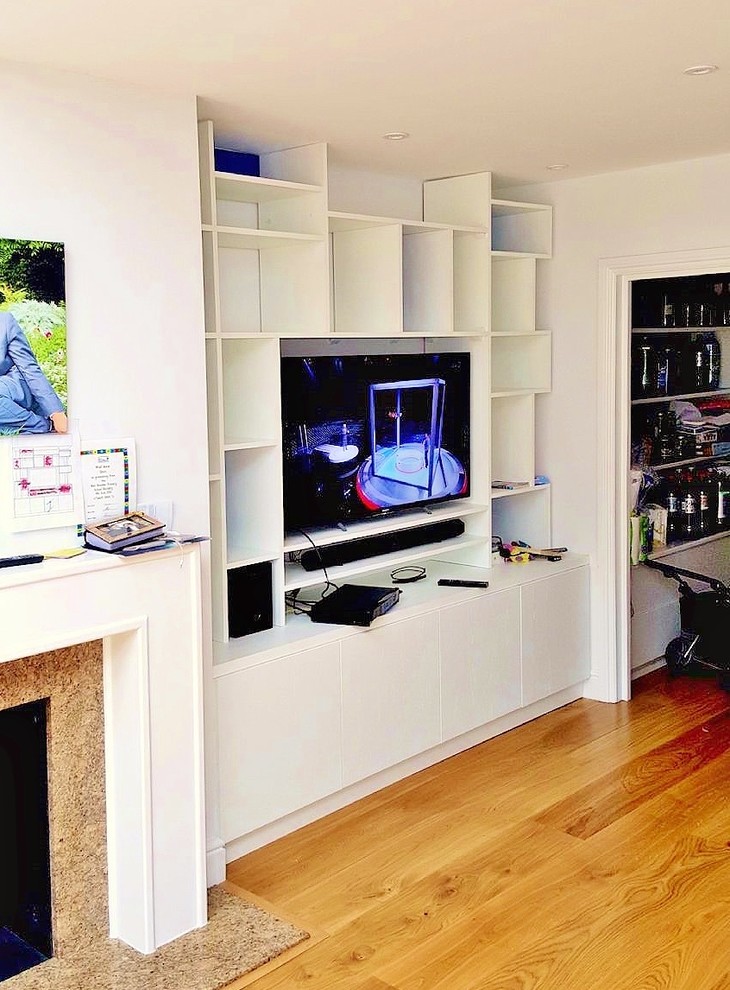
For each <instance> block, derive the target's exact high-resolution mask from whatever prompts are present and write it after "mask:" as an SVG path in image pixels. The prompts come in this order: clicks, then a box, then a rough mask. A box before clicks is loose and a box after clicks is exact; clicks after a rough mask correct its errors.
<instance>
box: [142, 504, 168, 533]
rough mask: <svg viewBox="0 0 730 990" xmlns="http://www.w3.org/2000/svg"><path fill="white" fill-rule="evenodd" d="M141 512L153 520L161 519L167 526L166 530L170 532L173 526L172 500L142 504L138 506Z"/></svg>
mask: <svg viewBox="0 0 730 990" xmlns="http://www.w3.org/2000/svg"><path fill="white" fill-rule="evenodd" d="M137 508H138V509H139V511H140V512H145V513H147V515H148V516H152V518H153V519H159V520H160V522H162V523H164V524H165V528H166V529H167V530H168V531H170V530H172V528H173V526H172V523H173V518H174V517H173V506H172V501H171V500H170V499H160V500H159V501H158V502H140V503H139V504H138V505H137Z"/></svg>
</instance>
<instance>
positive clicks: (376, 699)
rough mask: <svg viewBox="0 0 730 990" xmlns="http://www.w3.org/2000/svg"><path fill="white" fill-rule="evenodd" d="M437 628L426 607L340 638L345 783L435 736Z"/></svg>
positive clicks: (437, 714) (437, 716)
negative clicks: (400, 619)
mask: <svg viewBox="0 0 730 990" xmlns="http://www.w3.org/2000/svg"><path fill="white" fill-rule="evenodd" d="M438 633H439V630H438V614H437V613H435V612H429V613H427V614H425V615H421V616H419V617H418V618H416V619H406V620H405V621H403V622H396V623H393V624H392V625H387V626H383V627H382V628H380V629H378V628H377V627H376V628H374V629H370V630H368V632H366V633H364V634H363V635H361V636H353V637H352V638H351V639H347V640H345V641H344V642H343V643H342V724H343V727H344V728H343V740H342V742H343V756H342V761H343V777H344V783H345V785H347V784H352V783H353V782H354V781H356V780H362V779H363V778H365V777H369V776H370V775H371V774H374V773H377V772H378V771H379V770H383V769H385V768H386V767H390V766H393V765H394V764H396V763H400V762H401V760H405V759H407V758H408V757H409V756H413V755H415V754H416V753H420V752H422V751H423V750H426V749H430V747H431V746H436V745H438V743H439V742H440V741H441V725H440V706H439V658H438Z"/></svg>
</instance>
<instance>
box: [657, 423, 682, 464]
mask: <svg viewBox="0 0 730 990" xmlns="http://www.w3.org/2000/svg"><path fill="white" fill-rule="evenodd" d="M677 439H678V437H677V417H676V416H675V415H674V413H673V412H672V411H671V410H669V409H660V410H659V412H658V413H657V414H656V418H655V420H654V443H653V460H654V462H655V463H658V464H667V463H668V462H669V461H675V460H677Z"/></svg>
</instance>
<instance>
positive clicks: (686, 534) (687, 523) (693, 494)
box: [681, 468, 699, 540]
mask: <svg viewBox="0 0 730 990" xmlns="http://www.w3.org/2000/svg"><path fill="white" fill-rule="evenodd" d="M681 513H682V525H681V535H682V539H685V540H696V539H697V537H698V535H699V520H698V513H697V491H696V485H695V477H694V471H693V469H692V468H688V469H687V470H686V471H685V472H684V474H683V475H682V506H681Z"/></svg>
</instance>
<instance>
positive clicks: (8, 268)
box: [0, 237, 68, 436]
mask: <svg viewBox="0 0 730 990" xmlns="http://www.w3.org/2000/svg"><path fill="white" fill-rule="evenodd" d="M67 402H68V386H67V372H66V290H65V260H64V249H63V244H59V243H58V242H55V241H25V240H17V239H13V238H9V237H0V436H1V435H5V436H15V435H17V434H20V433H52V432H55V433H66V432H67V430H68V421H67V419H66V409H67Z"/></svg>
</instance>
